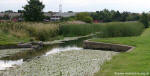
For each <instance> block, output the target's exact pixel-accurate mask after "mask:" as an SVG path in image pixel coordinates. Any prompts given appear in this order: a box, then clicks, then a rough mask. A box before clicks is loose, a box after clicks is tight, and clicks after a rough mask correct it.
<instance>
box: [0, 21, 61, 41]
mask: <svg viewBox="0 0 150 76" xmlns="http://www.w3.org/2000/svg"><path fill="white" fill-rule="evenodd" d="M0 30H2V31H3V32H5V33H10V34H12V35H14V36H16V37H21V38H22V37H30V38H34V39H36V40H41V41H45V40H48V39H49V38H51V37H55V36H57V35H58V31H59V26H58V25H56V24H44V23H27V22H22V23H13V22H7V23H0Z"/></svg>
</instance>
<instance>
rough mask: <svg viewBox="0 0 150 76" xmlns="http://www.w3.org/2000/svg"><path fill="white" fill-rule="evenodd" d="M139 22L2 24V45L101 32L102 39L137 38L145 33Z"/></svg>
mask: <svg viewBox="0 0 150 76" xmlns="http://www.w3.org/2000/svg"><path fill="white" fill-rule="evenodd" d="M143 29H144V28H143V25H142V24H140V23H138V22H111V23H101V24H60V25H59V24H52V23H33V22H17V23H14V22H4V23H0V31H1V32H0V35H1V37H0V44H9V43H16V42H28V41H31V40H35V41H50V40H55V39H61V38H63V37H68V36H69V37H74V36H84V35H88V34H91V33H95V32H101V35H100V37H116V36H136V35H139V34H140V33H141V32H142V31H143Z"/></svg>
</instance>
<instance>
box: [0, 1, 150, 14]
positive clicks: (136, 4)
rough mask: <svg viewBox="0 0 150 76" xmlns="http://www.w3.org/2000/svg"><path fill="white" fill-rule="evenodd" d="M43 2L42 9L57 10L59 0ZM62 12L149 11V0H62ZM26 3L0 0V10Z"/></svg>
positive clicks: (15, 8) (18, 7)
mask: <svg viewBox="0 0 150 76" xmlns="http://www.w3.org/2000/svg"><path fill="white" fill-rule="evenodd" d="M41 1H42V2H43V4H45V8H44V11H58V8H59V3H60V0H41ZM61 3H62V5H63V12H66V11H74V12H81V11H82V12H83V11H84V12H85V11H88V12H91V11H97V10H102V9H105V8H107V9H109V10H119V11H130V12H140V13H141V12H149V11H150V0H62V1H61ZM25 4H27V1H26V0H0V11H5V10H14V11H17V10H20V9H22V7H23V6H24V5H25Z"/></svg>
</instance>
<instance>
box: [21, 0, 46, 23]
mask: <svg viewBox="0 0 150 76" xmlns="http://www.w3.org/2000/svg"><path fill="white" fill-rule="evenodd" d="M44 7H45V6H44V5H43V4H42V2H40V1H39V0H30V1H28V4H27V5H26V6H25V7H23V8H24V11H23V17H24V19H25V20H26V21H42V20H43V18H44V13H43V8H44Z"/></svg>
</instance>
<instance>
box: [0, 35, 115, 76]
mask: <svg viewBox="0 0 150 76" xmlns="http://www.w3.org/2000/svg"><path fill="white" fill-rule="evenodd" d="M89 38H92V37H84V38H80V39H77V40H71V41H64V42H63V43H59V44H53V45H49V46H45V47H44V48H43V49H40V50H23V51H20V52H16V53H13V54H9V55H7V56H3V57H1V58H0V64H1V65H0V70H1V71H0V75H4V76H20V75H21V76H92V75H93V74H94V73H95V72H97V71H98V70H99V69H100V65H102V64H103V63H104V62H105V61H107V60H110V59H111V57H112V56H113V55H116V54H117V52H113V51H102V50H90V49H83V48H82V46H83V41H84V40H87V39H89Z"/></svg>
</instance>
